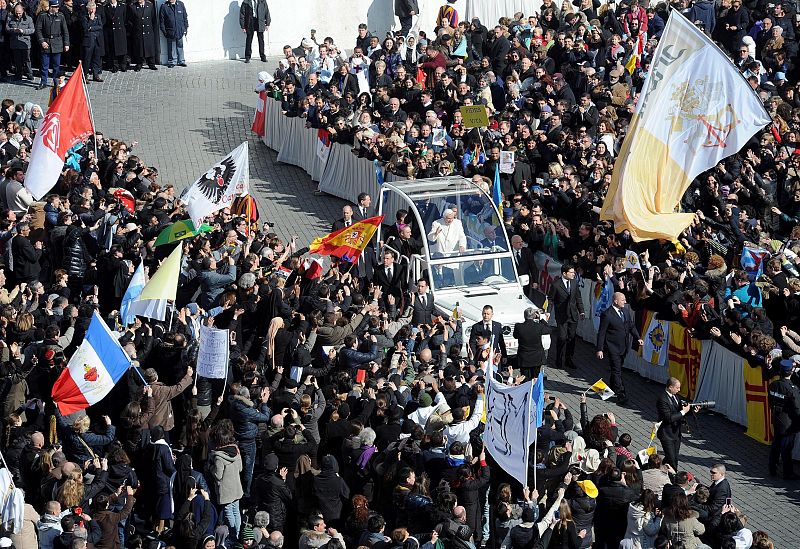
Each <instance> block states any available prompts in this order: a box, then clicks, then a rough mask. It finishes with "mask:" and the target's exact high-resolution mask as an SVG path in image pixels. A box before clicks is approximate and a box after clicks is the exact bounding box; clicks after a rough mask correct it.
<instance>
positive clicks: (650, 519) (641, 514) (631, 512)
mask: <svg viewBox="0 0 800 549" xmlns="http://www.w3.org/2000/svg"><path fill="white" fill-rule="evenodd" d="M657 504H658V497H657V496H656V494H655V493H654V492H653V491H652V490H644V491H643V492H642V495H641V496H639V499H638V500H636V501H634V502H632V503H631V504H630V505H629V506H628V529H627V530H626V531H625V539H623V540H622V542H621V543H620V544H619V546H620V549H652V548H653V547H654V546H655V539H656V536H657V535H658V531H659V529H660V528H661V511H659V510H658V508H657Z"/></svg>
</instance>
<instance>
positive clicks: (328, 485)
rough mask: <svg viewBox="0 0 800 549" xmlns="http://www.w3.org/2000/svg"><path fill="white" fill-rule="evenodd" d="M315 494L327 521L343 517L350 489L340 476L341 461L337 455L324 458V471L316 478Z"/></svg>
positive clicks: (319, 507)
mask: <svg viewBox="0 0 800 549" xmlns="http://www.w3.org/2000/svg"><path fill="white" fill-rule="evenodd" d="M313 494H314V498H315V499H316V501H317V506H318V509H319V510H320V512H321V513H322V516H323V518H324V519H325V520H326V521H327V522H332V521H334V520H339V519H340V518H341V515H342V502H343V501H345V500H347V499H348V498H349V497H350V489H349V488H348V487H347V484H346V483H345V481H344V479H343V478H342V477H340V476H339V463H338V462H337V461H336V458H335V457H333V456H331V455H326V456H324V457H323V458H322V471H321V472H320V473H319V474H318V475H317V477H316V479H315V480H314V488H313Z"/></svg>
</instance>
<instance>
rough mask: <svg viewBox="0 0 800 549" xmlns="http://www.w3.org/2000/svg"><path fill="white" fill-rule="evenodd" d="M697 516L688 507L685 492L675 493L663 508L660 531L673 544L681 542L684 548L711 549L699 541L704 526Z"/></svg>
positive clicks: (704, 529)
mask: <svg viewBox="0 0 800 549" xmlns="http://www.w3.org/2000/svg"><path fill="white" fill-rule="evenodd" d="M699 516H700V515H698V514H697V512H696V511H693V510H692V509H691V508H690V507H689V498H687V497H686V494H677V495H675V496H674V497H673V499H672V503H671V505H670V506H669V507H668V508H667V509H665V510H664V519H663V520H662V522H661V533H662V534H664V535H666V536H667V537H669V538H670V540H672V544H673V545H678V544H683V547H685V549H711V548H710V547H709V546H708V545H706V544H705V543H703V542H702V541H700V536H701V535H703V534H704V533H705V531H706V527H705V526H703V523H702V522H700V521H699V520H698V517H699Z"/></svg>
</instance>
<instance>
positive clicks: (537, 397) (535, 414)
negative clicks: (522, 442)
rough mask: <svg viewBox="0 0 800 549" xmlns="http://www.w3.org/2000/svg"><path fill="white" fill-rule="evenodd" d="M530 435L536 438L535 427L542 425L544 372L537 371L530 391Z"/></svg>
mask: <svg viewBox="0 0 800 549" xmlns="http://www.w3.org/2000/svg"><path fill="white" fill-rule="evenodd" d="M531 401H532V402H533V406H532V407H531V419H532V424H531V436H532V437H533V438H536V429H538V428H539V427H541V426H542V417H543V416H544V373H542V372H539V377H538V378H537V379H536V383H534V385H533V391H532V392H531Z"/></svg>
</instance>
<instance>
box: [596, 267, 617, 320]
mask: <svg viewBox="0 0 800 549" xmlns="http://www.w3.org/2000/svg"><path fill="white" fill-rule="evenodd" d="M613 297H614V283H613V282H611V277H610V276H609V277H608V278H606V281H605V283H604V284H603V291H602V292H601V293H600V297H598V298H597V303H596V304H595V306H594V315H592V324H594V329H595V330H598V329H600V315H602V314H603V311H605V310H606V309H608V308H609V307H611V300H612V299H613Z"/></svg>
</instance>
